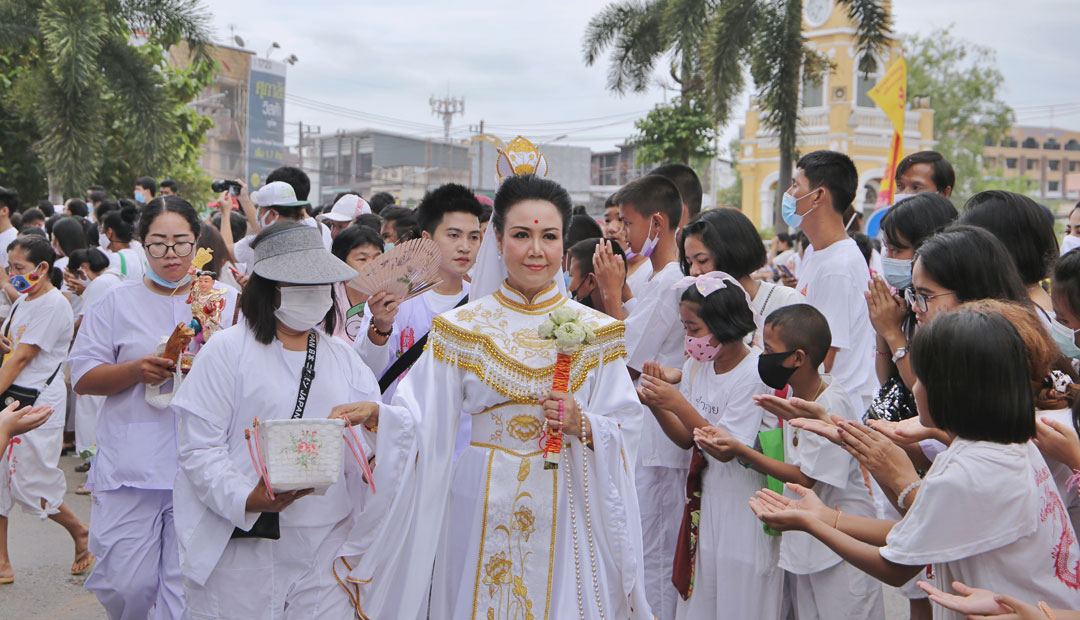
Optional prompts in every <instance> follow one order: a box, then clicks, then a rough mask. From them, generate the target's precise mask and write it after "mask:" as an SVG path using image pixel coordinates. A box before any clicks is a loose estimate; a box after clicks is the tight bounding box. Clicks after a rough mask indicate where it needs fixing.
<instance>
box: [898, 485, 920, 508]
mask: <svg viewBox="0 0 1080 620" xmlns="http://www.w3.org/2000/svg"><path fill="white" fill-rule="evenodd" d="M922 483H923V481H922V479H919V480H916V481H915V482H912V483H911V484H909V485H907V486H906V487H904V490H903V491H900V495H897V496H896V506H897V507H898V508H900V509H901V510H907V509H908V507H907V506H905V505H904V500H905V499H907V496H908V494H909V493H911V492H912V491H914V490H915V489H917V488H918V487H921V486H922Z"/></svg>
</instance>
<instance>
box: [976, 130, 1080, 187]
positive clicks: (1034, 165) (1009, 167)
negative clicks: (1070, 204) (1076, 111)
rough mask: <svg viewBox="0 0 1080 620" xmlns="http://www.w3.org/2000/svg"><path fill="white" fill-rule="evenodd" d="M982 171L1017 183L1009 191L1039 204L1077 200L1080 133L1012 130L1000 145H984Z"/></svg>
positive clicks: (1079, 170)
mask: <svg viewBox="0 0 1080 620" xmlns="http://www.w3.org/2000/svg"><path fill="white" fill-rule="evenodd" d="M983 168H984V169H985V170H986V172H987V173H988V174H990V175H992V176H996V177H1002V178H1005V179H1016V180H1018V181H1019V183H1018V184H1017V186H1016V187H1013V188H1011V189H1015V190H1018V191H1024V192H1025V193H1027V194H1029V195H1031V196H1033V197H1036V198H1038V199H1040V200H1063V201H1073V200H1077V199H1080V131H1074V130H1068V129H1055V128H1052V127H1025V126H1016V127H1012V128H1011V129H1009V133H1008V134H1007V135H1006V136H1005V137H1004V138H1003V139H1002V140H1001V141H1000V142H998V143H997V144H992V143H988V144H987V145H986V147H985V149H984V150H983ZM1021 179H1023V181H1020V180H1021Z"/></svg>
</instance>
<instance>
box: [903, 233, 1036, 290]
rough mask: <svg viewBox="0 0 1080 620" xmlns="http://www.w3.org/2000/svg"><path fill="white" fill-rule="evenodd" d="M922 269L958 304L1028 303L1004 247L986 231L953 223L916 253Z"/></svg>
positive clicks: (1014, 267) (1021, 283)
mask: <svg viewBox="0 0 1080 620" xmlns="http://www.w3.org/2000/svg"><path fill="white" fill-rule="evenodd" d="M915 258H916V259H917V260H919V261H920V263H919V264H920V265H921V266H922V268H923V269H924V270H925V271H926V272H927V273H928V274H930V277H931V278H933V279H934V281H935V282H937V283H938V284H940V285H941V286H943V287H945V288H947V289H949V290H950V291H954V292H955V293H956V301H957V302H961V303H962V302H965V301H973V300H976V299H1002V300H1006V301H1016V302H1023V303H1028V296H1027V289H1026V288H1024V283H1023V282H1022V281H1021V280H1020V274H1019V273H1017V271H1016V264H1015V263H1014V262H1013V260H1012V257H1010V256H1009V253H1008V252H1007V251H1006V250H1005V246H1004V245H1002V243H1001V241H998V239H997V237H995V236H994V235H992V234H990V232H989V231H987V230H985V229H982V228H979V227H977V226H964V225H963V224H954V225H953V226H950V227H949V228H946V229H945V230H944V231H942V232H940V233H938V234H936V235H934V236H933V237H930V238H929V239H927V240H926V241H925V242H924V243H923V244H922V247H920V248H919V249H918V251H917V252H916V253H915Z"/></svg>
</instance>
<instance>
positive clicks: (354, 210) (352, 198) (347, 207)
mask: <svg viewBox="0 0 1080 620" xmlns="http://www.w3.org/2000/svg"><path fill="white" fill-rule="evenodd" d="M365 213H371V205H369V204H368V203H367V201H366V200H364V199H363V198H361V197H359V196H357V195H356V194H345V195H344V196H342V197H341V198H338V200H337V202H335V203H334V206H333V208H331V209H330V210H329V211H327V212H326V213H320V214H319V215H318V216H316V217H315V219H317V220H319V221H320V222H324V221H326V220H330V221H331V222H351V221H353V220H354V219H356V218H357V216H360V215H363V214H365Z"/></svg>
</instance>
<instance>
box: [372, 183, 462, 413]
mask: <svg viewBox="0 0 1080 620" xmlns="http://www.w3.org/2000/svg"><path fill="white" fill-rule="evenodd" d="M482 210H483V208H482V207H481V205H480V202H479V201H478V200H477V199H476V196H475V195H474V194H473V193H472V192H471V191H469V190H468V189H467V188H465V187H463V186H461V185H458V184H456V183H447V184H445V185H442V186H439V187H438V188H436V189H434V190H432V191H430V192H428V193H427V194H426V195H425V196H424V199H423V200H422V201H421V202H420V206H418V207H417V208H416V215H417V219H418V220H419V224H420V229H421V230H422V231H423V232H422V235H421V236H422V238H423V239H430V240H432V241H434V242H435V243H436V244H437V245H438V246H439V252H440V254H441V255H442V263H441V266H440V268H439V275H438V278H439V279H440V280H441V282H440V283H439V284H437V285H436V286H435V287H434V288H431V289H430V290H428V291H426V292H425V293H423V294H421V295H418V296H416V297H413V298H411V299H408V300H405V301H401V298H400V297H396V296H393V295H390V294H388V293H386V292H377V293H375V294H374V295H373V296H372V297H371V299H370V300H369V301H368V305H367V309H366V310H365V313H366V314H367V315H368V316H367V317H366V318H367V321H368V324H367V325H365V326H364V327H363V331H361V335H359V336H357V338H356V342H355V344H354V345H353V346H354V348H355V349H356V351H357V352H358V353H359V354H360V357H361V358H363V360H364V362H365V363H366V364H367V365H368V366H369V367H371V369H372V370H373V371H375V375H376V376H377V377H379V387H380V388H382V392H383V401H384V402H390V398H391V397H392V396H393V395H394V389H395V388H396V387H397V384H398V381H400V380H401V378H402V377H404V376H405V373H406V372H408V369H409V367H410V366H412V364H413V362H415V361H416V359H417V358H418V357H419V354H420V352H421V351H423V348H424V344H425V342H426V339H425V337H426V336H427V333H428V331H429V330H431V321H432V320H433V319H434V318H435V316H436V315H439V314H442V313H443V312H446V311H448V310H452V309H453V308H455V307H457V306H460V305H462V304H464V303H467V302H468V295H469V283H468V282H466V281H465V279H464V278H465V274H466V273H468V271H469V269H471V268H472V266H473V263H474V262H476V252H477V250H478V249H479V248H480V214H481V212H482Z"/></svg>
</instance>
